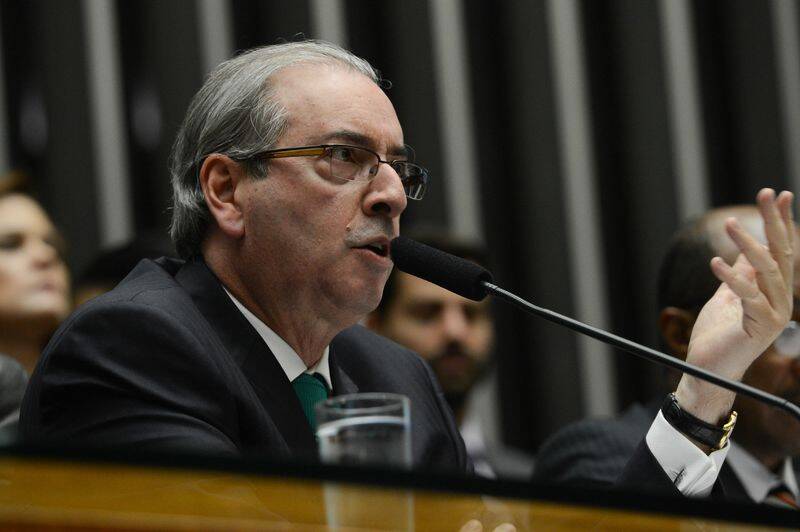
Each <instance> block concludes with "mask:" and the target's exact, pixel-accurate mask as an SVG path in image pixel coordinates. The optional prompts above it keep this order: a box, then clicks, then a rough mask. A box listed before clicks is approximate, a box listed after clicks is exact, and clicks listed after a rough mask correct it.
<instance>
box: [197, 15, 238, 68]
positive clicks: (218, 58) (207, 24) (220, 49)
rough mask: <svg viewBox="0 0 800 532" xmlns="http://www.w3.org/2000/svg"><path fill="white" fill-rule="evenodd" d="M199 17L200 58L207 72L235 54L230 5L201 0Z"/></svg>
mask: <svg viewBox="0 0 800 532" xmlns="http://www.w3.org/2000/svg"><path fill="white" fill-rule="evenodd" d="M197 17H198V19H199V20H198V22H199V23H200V28H199V32H198V33H199V40H200V48H201V52H200V60H201V61H202V68H203V73H204V74H206V73H208V72H211V70H212V69H213V68H214V67H215V66H217V65H218V64H220V63H222V62H223V61H225V60H226V59H228V58H230V57H231V55H232V54H233V30H232V27H233V23H232V21H231V13H230V6H229V4H228V2H222V1H220V0H200V2H199V3H198V6H197Z"/></svg>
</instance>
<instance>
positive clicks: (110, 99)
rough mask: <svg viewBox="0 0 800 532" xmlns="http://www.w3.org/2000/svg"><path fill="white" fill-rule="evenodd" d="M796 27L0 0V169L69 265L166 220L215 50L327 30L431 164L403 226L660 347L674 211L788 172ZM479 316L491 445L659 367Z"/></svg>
mask: <svg viewBox="0 0 800 532" xmlns="http://www.w3.org/2000/svg"><path fill="white" fill-rule="evenodd" d="M799 23H800V19H798V6H797V3H796V2H795V1H794V0H530V1H517V2H511V1H508V2H482V1H478V0H464V1H458V0H386V1H382V2H375V1H369V0H304V1H299V0H197V1H191V0H171V1H168V2H165V1H157V0H137V1H133V0H117V1H105V0H50V1H47V0H28V1H11V0H0V39H2V49H1V50H0V67H1V68H0V167H1V168H2V169H7V168H14V167H16V168H22V169H25V170H27V171H29V172H30V173H31V174H32V175H33V176H35V188H36V190H37V192H38V194H39V195H40V197H41V199H42V201H43V202H44V204H45V205H46V207H47V208H48V209H49V211H50V212H51V213H52V215H53V217H54V218H55V220H56V222H57V224H58V225H59V226H60V227H61V228H62V229H63V230H64V232H65V233H66V235H67V237H68V239H69V241H70V243H71V256H70V261H71V265H72V266H73V268H74V269H75V271H80V269H81V268H82V267H83V266H84V265H85V264H86V263H87V261H88V260H89V259H90V258H91V257H92V256H93V254H94V253H96V252H97V251H98V250H99V249H101V248H102V247H103V246H106V245H110V244H113V243H115V242H121V241H124V240H125V239H126V238H129V237H131V236H133V235H134V234H137V233H142V232H153V231H155V232H163V231H165V230H166V226H167V223H168V219H169V212H168V210H167V207H168V204H169V197H170V191H169V187H168V178H167V171H166V157H167V154H168V152H169V147H170V143H171V140H172V138H173V136H174V133H175V130H176V128H177V126H178V124H179V122H180V120H181V118H182V116H183V113H184V110H185V108H186V105H187V103H188V100H189V98H190V97H191V95H192V94H193V93H194V91H196V90H197V88H198V87H199V85H200V84H201V82H202V79H203V76H204V74H205V72H207V71H208V69H209V68H211V66H212V65H214V64H216V63H217V62H219V61H220V60H221V59H223V58H225V57H227V56H229V55H230V54H232V53H233V52H234V51H235V50H242V49H246V48H249V47H252V46H257V45H262V44H268V43H273V42H276V41H277V40H279V39H289V40H291V39H295V38H298V37H299V36H307V37H319V38H326V39H329V40H333V41H336V42H339V43H341V44H343V45H345V46H347V47H350V48H351V49H352V50H353V51H355V52H356V53H357V54H359V55H362V56H364V57H366V58H367V59H369V60H370V61H372V62H373V63H374V64H375V65H376V66H377V67H378V68H380V69H381V71H382V72H383V74H384V76H385V77H386V78H388V79H390V80H391V81H392V82H393V86H392V88H391V89H389V91H388V92H389V95H390V97H391V98H392V100H393V101H394V103H395V105H396V107H397V110H398V113H399V115H400V118H401V122H402V123H403V125H404V128H405V132H406V137H407V140H408V142H409V143H410V144H412V145H413V146H414V147H415V148H416V151H417V159H418V160H419V161H422V162H424V164H426V165H427V166H429V167H430V169H431V170H432V171H433V173H434V175H435V176H436V177H437V180H436V184H435V186H434V187H433V189H432V191H431V192H430V196H429V197H427V198H426V199H425V201H424V202H422V203H419V204H414V205H412V206H411V207H410V209H409V211H408V214H407V216H406V217H405V220H404V224H406V225H411V224H417V223H425V224H436V225H440V226H445V227H449V228H450V229H451V230H452V231H454V232H456V233H459V234H464V235H471V236H474V237H476V238H480V239H483V240H485V241H486V243H487V244H488V246H489V247H490V249H491V251H492V257H493V260H494V264H493V268H494V271H495V276H496V278H497V279H498V280H499V281H500V282H501V283H502V284H503V285H504V286H507V287H508V288H510V289H512V290H515V291H517V292H519V293H521V294H524V295H526V296H528V297H530V298H531V299H533V300H534V301H536V302H537V303H539V304H541V305H544V306H547V307H551V308H553V309H556V310H559V311H561V312H565V313H567V314H571V315H574V316H577V317H579V318H582V319H585V320H587V321H589V322H591V323H593V324H596V325H600V326H604V327H608V328H610V329H612V330H613V331H615V332H617V333H619V334H622V335H625V336H629V337H631V338H633V339H635V340H639V341H641V342H644V343H646V344H649V345H656V344H657V337H656V334H655V330H654V322H655V320H654V313H655V308H654V306H655V295H654V284H655V274H656V270H657V266H658V262H659V260H660V255H661V253H662V250H663V248H664V245H665V243H666V241H667V239H668V237H669V235H670V233H671V232H672V231H673V230H674V228H675V227H676V226H677V224H678V223H680V221H681V220H683V219H685V218H687V217H689V216H691V215H693V214H697V213H699V212H702V211H703V210H704V209H706V208H708V207H710V206H713V205H721V204H727V203H736V202H745V201H749V200H750V199H751V198H752V197H753V195H754V193H755V191H756V190H757V189H758V188H759V187H761V186H764V185H770V186H775V187H793V188H795V189H796V190H800V187H798V184H800V56H799V55H798V47H799V45H798V24H799ZM497 316H498V331H499V335H500V340H499V345H498V348H497V356H498V367H497V369H498V371H497V374H498V382H499V386H498V389H497V397H498V399H499V400H498V402H497V404H498V408H499V412H500V414H501V419H502V421H503V423H502V432H503V435H504V437H505V439H506V440H507V441H508V442H509V443H512V444H515V445H518V446H520V447H523V448H526V449H531V450H532V449H535V447H536V446H537V445H538V444H539V443H540V442H541V440H542V438H544V437H545V436H546V435H547V434H548V433H550V432H551V431H552V430H554V429H555V428H557V427H558V426H560V425H562V424H564V423H566V422H568V421H570V420H573V419H575V418H577V417H580V416H582V415H587V414H591V415H602V414H610V413H613V412H614V411H616V410H617V409H619V408H622V407H624V406H625V405H626V404H628V403H630V402H631V401H633V400H636V399H644V398H646V397H647V396H648V395H650V394H651V393H653V391H654V390H655V389H656V387H657V381H658V372H657V370H653V369H652V368H647V367H645V365H644V364H643V363H639V362H637V361H632V360H628V359H627V358H621V357H620V358H617V357H613V358H612V357H611V356H610V355H611V354H610V353H609V352H608V351H607V350H606V349H605V348H604V347H602V346H600V345H597V344H596V343H594V342H592V341H587V340H584V339H580V338H576V337H575V336H574V335H572V334H570V333H566V332H564V331H561V330H559V329H557V328H555V327H553V326H551V325H549V324H546V323H543V322H541V321H537V320H534V319H530V318H527V317H524V316H521V315H519V314H517V313H516V312H512V311H511V310H510V309H507V308H501V307H498V308H497ZM643 376H644V377H643Z"/></svg>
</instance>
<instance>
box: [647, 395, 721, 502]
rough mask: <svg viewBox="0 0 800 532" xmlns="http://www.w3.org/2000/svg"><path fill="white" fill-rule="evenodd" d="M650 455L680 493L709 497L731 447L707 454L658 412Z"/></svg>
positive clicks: (649, 437) (649, 443)
mask: <svg viewBox="0 0 800 532" xmlns="http://www.w3.org/2000/svg"><path fill="white" fill-rule="evenodd" d="M645 440H646V441H647V446H648V447H649V448H650V452H651V453H653V456H654V457H655V459H656V461H657V462H658V463H659V465H660V466H661V468H662V469H663V470H664V472H665V473H666V474H667V476H668V477H669V479H670V480H671V481H672V483H673V484H674V485H675V487H676V488H678V490H679V491H680V492H681V493H682V494H684V495H688V496H692V497H705V496H707V495H708V494H710V493H711V490H712V489H713V488H714V482H716V481H717V476H718V475H719V470H720V468H721V467H722V464H723V463H724V462H725V457H726V456H727V454H728V450H729V449H730V447H731V443H730V440H728V442H727V443H726V444H725V447H723V448H722V449H719V450H718V451H714V452H712V453H711V454H706V453H704V452H703V451H701V450H700V448H698V447H697V445H695V444H694V443H692V442H691V441H689V439H688V438H686V436H684V435H683V434H682V433H681V432H680V431H679V430H678V429H676V428H675V427H673V426H672V425H670V424H669V421H667V420H666V418H665V417H664V415H663V414H662V413H661V410H659V411H658V415H656V418H655V420H653V424H652V425H650V430H649V431H648V432H647V436H646V437H645Z"/></svg>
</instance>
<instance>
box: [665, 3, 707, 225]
mask: <svg viewBox="0 0 800 532" xmlns="http://www.w3.org/2000/svg"><path fill="white" fill-rule="evenodd" d="M659 8H660V16H661V26H662V36H663V39H664V54H665V56H666V57H665V61H664V62H665V65H666V75H665V78H666V82H667V91H666V92H667V101H668V113H669V123H670V129H671V138H672V157H673V167H674V168H675V173H676V175H675V181H676V183H675V185H676V187H677V191H676V199H677V202H678V204H677V208H678V216H679V219H680V220H682V221H683V220H686V219H687V218H690V217H692V216H697V215H699V214H701V213H703V212H705V211H706V210H707V209H708V207H709V199H708V196H709V194H708V184H707V182H708V179H707V175H706V173H707V171H706V159H705V144H704V138H705V136H704V134H703V119H702V114H701V112H700V94H699V87H698V82H697V66H696V61H695V56H694V49H695V45H694V34H693V32H692V28H693V27H694V26H693V24H692V20H691V11H690V9H689V0H660V2H659Z"/></svg>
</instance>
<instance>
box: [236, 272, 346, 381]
mask: <svg viewBox="0 0 800 532" xmlns="http://www.w3.org/2000/svg"><path fill="white" fill-rule="evenodd" d="M223 289H224V290H225V293H226V294H228V297H230V298H231V301H233V303H234V304H235V305H236V308H238V309H239V311H240V312H241V313H242V314H243V315H244V317H245V318H247V321H249V322H250V325H252V326H253V328H254V329H255V330H256V332H257V333H258V335H259V336H261V338H263V339H264V342H266V344H267V347H269V350H270V351H272V354H273V355H275V358H276V359H277V360H278V364H280V365H281V368H282V369H283V372H284V373H286V378H287V379H289V382H292V381H293V380H295V379H296V378H297V377H299V376H300V375H302V374H303V373H308V374H314V373H318V374H319V375H320V376H322V378H324V379H325V383H326V384H327V385H328V389H329V390H333V384H332V383H331V368H330V365H329V364H328V354H329V353H330V346H326V347H325V350H324V351H323V352H322V358H320V359H319V362H317V363H316V364H315V365H313V366H311V367H310V368H308V367H306V364H305V362H303V359H302V358H300V355H298V354H297V352H296V351H295V350H294V349H292V348H291V346H290V345H289V344H287V343H286V340H284V339H283V338H281V337H280V336H278V334H277V333H276V332H275V331H273V330H272V329H270V328H269V327H267V326H266V324H265V323H264V322H263V321H261V320H260V319H258V318H257V317H256V316H255V315H254V314H253V313H252V312H250V311H249V310H247V308H246V307H245V306H244V305H242V304H241V303H240V302H239V300H237V299H236V298H235V297H233V295H232V294H231V293H230V292H228V289H227V288H225V287H224V286H223Z"/></svg>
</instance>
